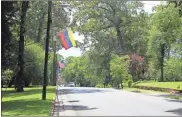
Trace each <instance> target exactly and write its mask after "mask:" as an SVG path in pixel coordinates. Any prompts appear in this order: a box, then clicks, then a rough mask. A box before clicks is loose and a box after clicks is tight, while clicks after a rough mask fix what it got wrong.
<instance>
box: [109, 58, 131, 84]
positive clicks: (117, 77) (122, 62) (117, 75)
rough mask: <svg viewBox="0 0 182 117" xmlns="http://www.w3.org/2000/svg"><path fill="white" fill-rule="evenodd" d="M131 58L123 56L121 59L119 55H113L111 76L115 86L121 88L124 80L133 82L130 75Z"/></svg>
mask: <svg viewBox="0 0 182 117" xmlns="http://www.w3.org/2000/svg"><path fill="white" fill-rule="evenodd" d="M128 60H129V57H128V56H127V55H126V56H123V57H120V56H118V55H112V59H111V62H110V66H111V75H112V77H113V80H114V84H115V85H117V86H119V84H122V82H123V81H124V80H131V79H132V76H131V75H130V74H129V73H128V67H129V61H128Z"/></svg>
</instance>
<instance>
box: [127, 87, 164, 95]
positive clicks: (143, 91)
mask: <svg viewBox="0 0 182 117" xmlns="http://www.w3.org/2000/svg"><path fill="white" fill-rule="evenodd" d="M124 90H126V91H131V92H136V93H144V94H167V93H165V92H160V91H152V90H144V89H138V88H128V87H126V88H124Z"/></svg>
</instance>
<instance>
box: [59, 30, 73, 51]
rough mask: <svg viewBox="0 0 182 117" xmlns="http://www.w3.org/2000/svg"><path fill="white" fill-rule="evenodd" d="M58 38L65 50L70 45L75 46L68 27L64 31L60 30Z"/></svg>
mask: <svg viewBox="0 0 182 117" xmlns="http://www.w3.org/2000/svg"><path fill="white" fill-rule="evenodd" d="M60 40H61V42H62V45H63V47H64V48H65V49H66V50H67V49H69V48H71V47H76V42H75V40H74V38H73V34H72V30H71V29H70V28H69V29H68V30H67V29H65V30H64V32H60Z"/></svg>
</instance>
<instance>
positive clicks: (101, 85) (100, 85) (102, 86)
mask: <svg viewBox="0 0 182 117" xmlns="http://www.w3.org/2000/svg"><path fill="white" fill-rule="evenodd" d="M96 87H97V88H104V85H103V84H97V85H96Z"/></svg>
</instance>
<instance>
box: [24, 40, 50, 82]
mask: <svg viewBox="0 0 182 117" xmlns="http://www.w3.org/2000/svg"><path fill="white" fill-rule="evenodd" d="M44 57H45V51H44V49H43V48H42V47H41V45H40V44H38V43H34V42H33V41H32V40H30V39H29V42H28V43H27V44H26V46H25V65H24V66H25V69H24V77H25V78H26V79H28V80H29V81H30V82H32V84H33V85H38V84H39V85H40V84H41V83H42V81H43V71H44ZM52 57H53V56H52V54H50V55H49V61H48V73H47V75H48V77H49V76H50V72H51V70H52V69H51V65H52V60H53V59H52ZM49 79H50V78H49Z"/></svg>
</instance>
